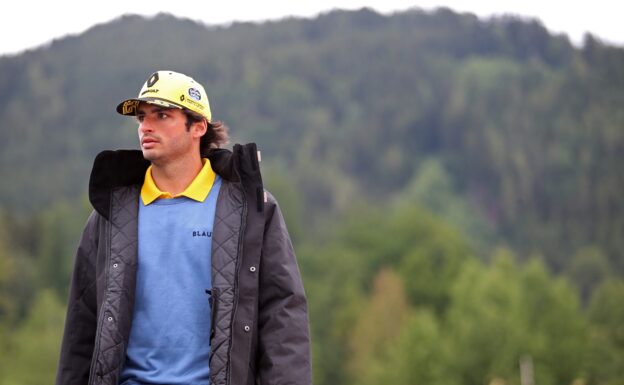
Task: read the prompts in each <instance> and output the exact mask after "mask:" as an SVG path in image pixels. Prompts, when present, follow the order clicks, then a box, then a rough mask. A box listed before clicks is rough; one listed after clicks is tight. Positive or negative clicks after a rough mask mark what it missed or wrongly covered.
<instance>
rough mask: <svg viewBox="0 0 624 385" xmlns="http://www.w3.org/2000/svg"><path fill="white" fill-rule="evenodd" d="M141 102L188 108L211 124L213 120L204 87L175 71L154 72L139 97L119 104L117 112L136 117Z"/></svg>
mask: <svg viewBox="0 0 624 385" xmlns="http://www.w3.org/2000/svg"><path fill="white" fill-rule="evenodd" d="M141 102H146V103H150V104H156V105H159V106H163V107H166V108H180V109H182V108H186V109H189V110H191V111H193V112H196V113H198V114H200V115H201V116H203V117H205V118H206V120H208V121H209V122H210V119H211V118H212V115H211V113H210V104H209V103H208V95H206V91H205V90H204V87H203V86H202V85H201V84H199V83H198V82H196V81H195V80H194V79H193V78H191V77H189V76H186V75H184V74H181V73H178V72H174V71H158V72H154V73H153V74H152V75H151V76H150V77H149V78H148V79H147V81H146V82H145V84H143V88H141V91H140V92H139V96H137V97H136V98H133V99H128V100H124V101H123V102H121V103H119V105H118V106H117V112H118V113H120V114H121V115H136V113H137V108H138V106H139V103H141Z"/></svg>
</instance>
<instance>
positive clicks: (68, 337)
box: [56, 212, 99, 385]
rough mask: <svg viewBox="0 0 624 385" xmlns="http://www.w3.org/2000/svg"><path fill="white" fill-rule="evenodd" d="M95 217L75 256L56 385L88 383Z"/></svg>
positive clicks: (92, 337)
mask: <svg viewBox="0 0 624 385" xmlns="http://www.w3.org/2000/svg"><path fill="white" fill-rule="evenodd" d="M98 217H99V215H98V214H96V213H95V212H93V213H92V214H91V215H90V216H89V219H88V220H87V224H86V226H85V228H84V231H83V233H82V237H81V239H80V243H79V245H78V250H77V252H76V258H75V261H74V271H73V275H72V280H71V286H70V290H69V300H68V305H67V316H66V318H65V331H64V333H63V342H62V345H61V354H60V359H59V365H58V370H57V373H56V384H57V385H85V384H87V383H88V380H89V369H90V365H91V357H92V355H93V345H94V340H95V333H96V327H97V321H96V319H97V318H96V313H97V304H96V295H95V289H96V288H95V285H96V284H95V282H96V277H95V261H96V254H97V244H98Z"/></svg>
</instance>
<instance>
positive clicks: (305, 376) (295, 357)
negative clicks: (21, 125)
mask: <svg viewBox="0 0 624 385" xmlns="http://www.w3.org/2000/svg"><path fill="white" fill-rule="evenodd" d="M269 203H270V204H269V205H267V207H266V208H267V222H266V224H265V232H264V244H263V248H262V262H261V266H260V267H261V268H260V272H261V274H260V292H259V303H258V361H257V364H258V367H257V370H258V371H257V376H258V380H259V382H258V383H259V384H261V385H295V384H297V385H310V384H311V383H312V371H311V358H310V332H309V325H308V311H307V302H306V297H305V293H304V289H303V284H302V282H301V276H300V273H299V268H298V266H297V261H296V259H295V254H294V250H293V247H292V244H291V241H290V237H289V235H288V231H287V230H286V224H285V223H284V218H283V217H282V214H281V212H280V210H279V207H278V206H277V204H276V203H275V201H274V200H273V199H272V197H270V201H269Z"/></svg>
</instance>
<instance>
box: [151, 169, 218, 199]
mask: <svg viewBox="0 0 624 385" xmlns="http://www.w3.org/2000/svg"><path fill="white" fill-rule="evenodd" d="M202 163H203V164H204V166H203V167H202V169H201V170H200V171H199V174H197V176H196V177H195V179H193V181H192V182H191V184H190V185H188V187H187V188H186V189H185V190H184V191H182V192H181V193H179V194H177V195H175V196H174V195H171V193H169V192H166V191H164V192H163V191H160V189H158V187H157V186H156V183H154V179H153V178H152V166H149V167H148V168H147V171H146V172H145V180H144V181H143V186H142V187H141V200H142V201H143V204H144V205H146V206H147V205H149V204H150V203H152V202H154V201H155V200H156V199H158V198H163V199H173V198H177V197H181V196H185V197H187V198H191V199H193V200H196V201H198V202H203V201H204V200H205V199H206V197H207V196H208V193H210V189H211V188H212V184H213V183H214V180H215V178H216V174H215V172H214V171H212V166H211V165H210V160H208V159H207V158H203V159H202Z"/></svg>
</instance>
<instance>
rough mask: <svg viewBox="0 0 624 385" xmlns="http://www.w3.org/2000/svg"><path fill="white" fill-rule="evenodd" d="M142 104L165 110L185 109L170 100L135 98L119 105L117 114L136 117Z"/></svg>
mask: <svg viewBox="0 0 624 385" xmlns="http://www.w3.org/2000/svg"><path fill="white" fill-rule="evenodd" d="M141 102H145V103H149V104H154V105H157V106H161V107H165V108H179V109H182V108H184V107H183V106H181V105H179V104H177V103H173V102H171V101H169V100H165V99H160V98H133V99H127V100H124V101H123V102H121V103H119V105H117V113H119V114H121V115H126V116H134V115H136V113H137V108H138V107H139V103H141Z"/></svg>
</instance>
